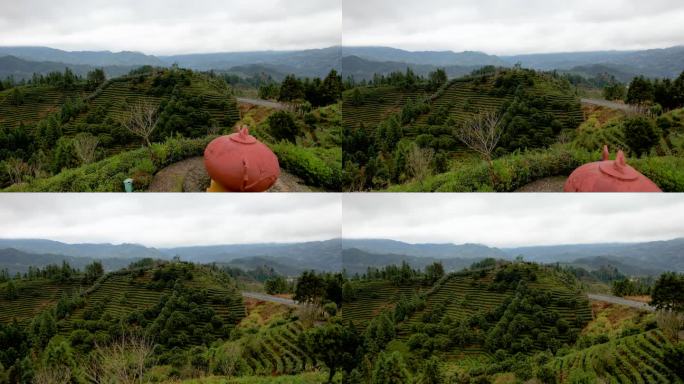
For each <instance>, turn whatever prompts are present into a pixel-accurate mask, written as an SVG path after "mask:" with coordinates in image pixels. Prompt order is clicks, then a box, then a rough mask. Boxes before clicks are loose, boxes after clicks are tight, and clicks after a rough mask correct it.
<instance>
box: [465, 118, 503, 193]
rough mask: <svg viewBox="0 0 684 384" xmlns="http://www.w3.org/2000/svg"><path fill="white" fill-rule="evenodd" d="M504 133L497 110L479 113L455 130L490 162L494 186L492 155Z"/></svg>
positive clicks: (471, 147)
mask: <svg viewBox="0 0 684 384" xmlns="http://www.w3.org/2000/svg"><path fill="white" fill-rule="evenodd" d="M502 134H503V127H502V126H501V117H500V116H499V115H498V114H497V113H495V112H484V113H480V114H477V115H475V116H474V117H473V118H472V119H471V120H469V121H467V122H466V123H465V124H464V125H463V126H461V127H458V128H457V129H456V130H455V135H456V137H457V138H458V139H459V140H461V141H462V142H463V144H465V145H466V146H467V147H468V148H470V149H472V150H473V151H475V152H477V153H478V154H480V156H482V158H483V159H484V160H486V161H487V163H488V164H489V176H490V178H491V180H492V186H494V184H495V183H496V176H495V175H494V167H493V166H492V155H493V153H494V150H495V149H496V146H497V145H498V144H499V140H500V139H501V135H502Z"/></svg>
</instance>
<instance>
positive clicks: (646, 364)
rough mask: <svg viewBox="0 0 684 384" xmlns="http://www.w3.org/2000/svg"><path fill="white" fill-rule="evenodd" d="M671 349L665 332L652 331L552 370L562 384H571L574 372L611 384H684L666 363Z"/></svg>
mask: <svg viewBox="0 0 684 384" xmlns="http://www.w3.org/2000/svg"><path fill="white" fill-rule="evenodd" d="M670 345H671V343H670V341H669V340H667V339H666V337H665V336H664V335H663V334H662V332H660V331H658V330H656V331H649V332H645V333H641V334H638V335H633V336H628V337H623V338H620V339H617V340H612V341H610V342H608V343H605V344H599V345H594V346H592V347H590V348H587V349H584V350H581V351H579V352H575V353H571V354H568V355H566V356H563V357H562V358H558V359H555V360H554V361H553V363H552V366H553V368H554V370H555V371H556V372H557V378H558V380H559V382H561V383H566V382H569V381H568V378H569V376H570V372H571V371H572V370H574V369H581V370H584V371H586V372H592V373H595V374H596V376H597V377H599V378H604V379H605V380H606V382H610V383H620V384H628V383H640V384H657V383H663V384H666V383H682V382H683V381H682V379H681V378H679V377H678V376H677V375H676V374H675V373H674V372H673V371H672V370H671V369H669V368H668V367H666V366H665V365H664V364H663V363H662V361H663V353H664V351H665V348H666V347H668V346H670Z"/></svg>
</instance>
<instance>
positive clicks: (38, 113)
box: [0, 86, 86, 128]
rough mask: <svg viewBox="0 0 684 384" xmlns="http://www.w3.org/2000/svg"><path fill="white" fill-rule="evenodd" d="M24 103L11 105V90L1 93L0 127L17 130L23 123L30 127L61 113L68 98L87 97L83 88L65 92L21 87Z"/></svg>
mask: <svg viewBox="0 0 684 384" xmlns="http://www.w3.org/2000/svg"><path fill="white" fill-rule="evenodd" d="M20 89H21V92H22V93H23V95H24V102H23V103H22V104H20V105H14V104H12V103H10V100H9V98H8V96H9V94H10V93H11V92H12V91H11V90H5V91H2V92H0V127H7V128H16V127H18V126H19V124H21V123H23V124H24V125H25V126H27V127H30V126H32V125H34V124H35V123H37V122H38V121H39V120H41V119H43V118H45V117H46V116H47V115H49V114H50V113H53V112H56V111H59V109H60V107H61V105H62V104H63V103H64V102H65V101H66V100H67V99H68V98H76V97H85V95H86V92H85V90H84V88H83V86H76V87H75V88H74V89H71V90H67V91H64V90H62V89H59V88H57V87H51V86H38V87H20Z"/></svg>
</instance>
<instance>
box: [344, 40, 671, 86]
mask: <svg viewBox="0 0 684 384" xmlns="http://www.w3.org/2000/svg"><path fill="white" fill-rule="evenodd" d="M342 53H343V56H344V57H345V58H346V57H350V56H354V57H357V58H360V59H363V60H365V61H366V62H364V63H363V64H364V66H365V68H364V70H363V73H360V72H361V70H360V69H359V68H360V63H359V62H355V61H349V62H350V63H351V64H354V66H353V67H352V69H353V70H352V72H354V71H356V72H357V73H356V77H359V78H370V77H372V74H373V71H374V69H373V68H376V69H375V72H376V73H385V71H386V68H387V67H388V62H391V63H394V64H392V65H393V66H396V64H397V63H402V64H403V69H404V70H405V69H406V66H407V65H408V66H410V67H411V68H412V69H414V68H415V70H416V71H417V72H425V71H426V69H427V67H425V66H432V67H433V68H438V67H443V68H449V67H453V69H452V71H453V72H457V71H455V69H456V68H458V67H461V68H478V67H482V66H485V65H494V66H503V67H510V66H513V65H516V64H520V65H522V66H523V67H526V68H532V69H539V70H547V71H548V70H559V71H562V72H570V73H578V74H583V75H592V74H593V75H596V74H597V73H596V71H597V70H599V69H600V70H601V72H600V73H608V74H612V75H614V76H615V77H616V78H619V79H620V80H622V81H629V80H631V79H632V78H633V77H634V76H637V75H644V76H648V77H669V78H674V77H677V76H679V74H680V73H682V71H684V46H675V47H671V48H664V49H649V50H643V51H597V52H567V53H543V54H527V55H516V56H494V55H487V54H485V53H482V52H460V53H456V52H452V51H421V52H412V51H405V50H401V49H396V48H389V47H343V48H342ZM343 60H344V58H343ZM346 68H347V67H346V66H345V65H343V69H344V70H343V72H344V73H346Z"/></svg>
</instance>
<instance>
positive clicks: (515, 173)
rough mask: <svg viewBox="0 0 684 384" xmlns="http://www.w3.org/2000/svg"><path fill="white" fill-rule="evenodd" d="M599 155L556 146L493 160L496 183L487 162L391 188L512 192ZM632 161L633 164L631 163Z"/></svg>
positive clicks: (571, 168) (413, 190)
mask: <svg viewBox="0 0 684 384" xmlns="http://www.w3.org/2000/svg"><path fill="white" fill-rule="evenodd" d="M598 158H599V154H598V153H592V152H589V151H586V150H583V149H573V148H569V147H563V146H554V147H551V148H550V149H548V150H544V151H541V150H537V151H526V152H521V153H514V154H511V155H507V156H503V157H500V158H498V159H496V160H494V161H493V172H494V176H495V177H494V180H495V184H494V185H492V178H491V176H490V173H489V167H488V165H487V164H486V163H485V162H479V163H472V164H463V165H462V166H460V167H459V168H458V170H455V171H451V172H447V173H443V174H440V175H435V176H430V177H427V178H426V179H425V180H423V181H422V182H421V183H418V182H414V183H407V184H404V185H400V186H392V187H390V188H389V189H388V190H389V191H393V192H399V191H402V192H419V191H422V192H477V191H498V192H511V191H514V190H516V189H517V188H520V187H522V186H523V185H526V184H528V183H530V182H532V181H534V180H538V179H540V178H544V177H548V176H557V175H567V174H570V172H572V171H573V170H575V169H576V168H577V167H579V166H580V165H583V164H585V163H588V162H591V161H595V159H598ZM630 164H632V165H634V164H633V163H632V162H630ZM668 177H671V175H667V174H665V175H663V178H668ZM656 183H657V182H656Z"/></svg>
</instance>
